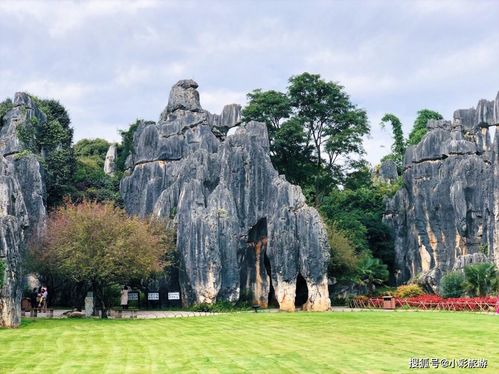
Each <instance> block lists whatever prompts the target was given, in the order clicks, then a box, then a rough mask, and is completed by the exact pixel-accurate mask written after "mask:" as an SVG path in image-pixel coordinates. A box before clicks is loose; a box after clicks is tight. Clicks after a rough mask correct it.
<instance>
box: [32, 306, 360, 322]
mask: <svg viewBox="0 0 499 374" xmlns="http://www.w3.org/2000/svg"><path fill="white" fill-rule="evenodd" d="M332 309H333V311H334V312H360V311H362V309H352V308H346V307H333V308H332ZM68 311H69V309H54V312H53V318H64V313H65V312H68ZM278 312H279V310H278V309H261V310H259V311H258V313H278ZM242 313H253V312H252V311H244V312H242ZM217 314H219V313H210V312H191V311H185V310H135V311H132V310H124V311H122V312H121V318H124V319H129V318H137V319H155V318H185V317H209V316H214V315H217ZM29 316H30V314H29V313H26V317H29ZM49 317H50V314H49V313H40V312H39V313H38V318H49ZM110 318H116V314H115V312H112V313H111V317H110Z"/></svg>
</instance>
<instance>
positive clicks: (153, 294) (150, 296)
mask: <svg viewBox="0 0 499 374" xmlns="http://www.w3.org/2000/svg"><path fill="white" fill-rule="evenodd" d="M147 300H153V301H158V300H159V292H149V293H148V294H147Z"/></svg>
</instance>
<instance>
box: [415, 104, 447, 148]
mask: <svg viewBox="0 0 499 374" xmlns="http://www.w3.org/2000/svg"><path fill="white" fill-rule="evenodd" d="M431 119H435V120H439V119H443V117H442V115H441V114H440V113H438V112H434V111H433V110H429V109H421V110H420V111H418V116H417V117H416V120H415V121H414V126H413V127H412V130H411V132H410V133H409V138H408V139H407V144H408V145H416V144H418V143H419V142H420V141H421V139H423V136H425V134H426V133H427V132H428V129H427V128H426V124H427V123H428V121H429V120H431Z"/></svg>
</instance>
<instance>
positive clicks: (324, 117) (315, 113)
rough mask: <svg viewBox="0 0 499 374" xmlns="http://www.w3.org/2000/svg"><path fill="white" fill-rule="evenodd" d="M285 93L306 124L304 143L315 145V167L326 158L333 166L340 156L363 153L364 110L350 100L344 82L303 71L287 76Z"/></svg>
mask: <svg viewBox="0 0 499 374" xmlns="http://www.w3.org/2000/svg"><path fill="white" fill-rule="evenodd" d="M288 96H289V100H290V102H291V106H292V107H293V111H294V113H295V114H296V116H298V117H299V118H300V119H301V121H302V122H303V125H304V127H305V132H306V133H307V143H306V144H307V145H313V147H314V150H315V157H316V162H317V167H318V168H320V167H321V163H322V162H323V161H325V162H326V163H327V164H328V166H329V168H331V169H333V167H334V165H336V162H337V161H338V158H339V157H340V156H342V157H344V158H346V157H348V156H349V155H350V154H352V153H354V154H363V153H364V149H363V147H362V137H363V136H364V135H366V134H368V133H369V124H368V121H367V114H366V112H365V111H364V110H361V109H359V108H357V107H356V106H355V105H354V104H352V103H351V101H350V97H349V96H348V95H347V94H346V92H345V91H344V88H343V86H341V85H339V84H337V83H334V82H327V81H325V80H323V79H322V78H321V77H320V75H318V74H310V73H303V74H301V75H297V76H293V77H291V78H290V79H289V86H288ZM325 156H326V157H325ZM325 158H326V159H325Z"/></svg>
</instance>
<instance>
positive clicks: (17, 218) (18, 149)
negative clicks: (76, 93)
mask: <svg viewBox="0 0 499 374" xmlns="http://www.w3.org/2000/svg"><path fill="white" fill-rule="evenodd" d="M33 118H36V119H37V120H38V121H42V122H43V121H44V120H45V119H46V118H45V115H44V114H43V113H42V112H41V111H40V110H39V109H38V108H37V107H36V105H35V103H34V101H33V100H32V98H31V97H30V96H29V95H28V94H25V93H16V95H15V99H14V107H13V108H12V109H11V110H10V111H8V112H7V113H6V114H5V115H4V116H3V119H2V121H3V126H1V127H0V258H1V259H2V260H4V261H5V263H6V267H7V269H6V274H5V284H4V286H3V287H2V288H0V327H17V326H18V325H19V323H20V319H21V310H20V307H21V296H22V272H23V268H22V266H21V264H22V260H23V257H24V253H25V249H26V243H27V241H28V240H29V239H30V238H31V237H32V235H39V234H41V233H42V232H43V230H44V225H45V217H46V209H45V206H44V201H43V196H44V191H45V186H44V181H43V178H42V174H43V173H42V172H41V168H40V164H39V162H38V159H37V157H36V156H35V155H33V154H29V153H27V154H26V153H25V152H23V151H25V149H26V148H25V146H24V144H23V143H22V142H21V141H19V138H18V136H17V128H18V126H25V125H27V124H28V125H29V124H30V123H31V120H32V119H33ZM0 276H4V274H0Z"/></svg>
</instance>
